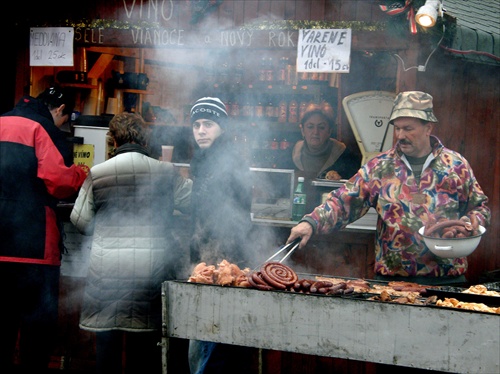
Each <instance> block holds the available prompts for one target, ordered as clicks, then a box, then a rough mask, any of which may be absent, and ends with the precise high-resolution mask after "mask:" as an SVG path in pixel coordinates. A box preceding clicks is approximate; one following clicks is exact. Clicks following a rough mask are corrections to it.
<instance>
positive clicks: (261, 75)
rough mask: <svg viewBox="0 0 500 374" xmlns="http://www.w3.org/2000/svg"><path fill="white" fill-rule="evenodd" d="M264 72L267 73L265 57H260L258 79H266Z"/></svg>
mask: <svg viewBox="0 0 500 374" xmlns="http://www.w3.org/2000/svg"><path fill="white" fill-rule="evenodd" d="M266 73H267V58H266V57H262V58H261V60H260V69H259V81H260V82H265V81H266Z"/></svg>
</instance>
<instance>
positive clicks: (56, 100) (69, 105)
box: [37, 85, 75, 117]
mask: <svg viewBox="0 0 500 374" xmlns="http://www.w3.org/2000/svg"><path fill="white" fill-rule="evenodd" d="M37 99H39V100H41V101H42V102H43V103H44V104H45V105H46V106H47V108H49V110H52V109H55V108H59V107H60V106H61V105H63V104H64V109H63V114H67V115H69V116H70V117H71V113H73V109H74V108H75V93H74V91H73V90H70V89H69V88H63V87H60V86H56V85H54V86H51V87H49V88H47V89H46V90H45V91H43V92H42V93H41V94H40V95H38V96H37Z"/></svg>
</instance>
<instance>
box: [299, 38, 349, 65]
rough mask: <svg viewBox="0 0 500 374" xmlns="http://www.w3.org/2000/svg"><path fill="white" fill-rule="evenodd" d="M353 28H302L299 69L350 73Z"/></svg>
mask: <svg viewBox="0 0 500 374" xmlns="http://www.w3.org/2000/svg"><path fill="white" fill-rule="evenodd" d="M350 58H351V29H307V30H304V29H301V30H299V39H298V42H297V71H298V72H314V73H349V62H350Z"/></svg>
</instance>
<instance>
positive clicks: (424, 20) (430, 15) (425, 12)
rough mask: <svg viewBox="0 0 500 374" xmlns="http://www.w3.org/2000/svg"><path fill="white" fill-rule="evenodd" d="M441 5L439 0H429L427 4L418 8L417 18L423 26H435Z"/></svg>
mask: <svg viewBox="0 0 500 374" xmlns="http://www.w3.org/2000/svg"><path fill="white" fill-rule="evenodd" d="M439 7H440V4H439V0H427V1H426V2H425V5H423V6H421V7H420V9H419V10H418V12H417V15H416V16H415V20H416V21H417V22H418V24H419V25H420V26H423V27H432V26H434V25H435V24H436V20H437V18H438V9H439Z"/></svg>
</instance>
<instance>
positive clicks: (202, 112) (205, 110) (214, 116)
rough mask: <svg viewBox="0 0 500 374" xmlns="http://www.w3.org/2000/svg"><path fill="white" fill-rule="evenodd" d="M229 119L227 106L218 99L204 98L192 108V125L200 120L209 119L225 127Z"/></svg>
mask: <svg viewBox="0 0 500 374" xmlns="http://www.w3.org/2000/svg"><path fill="white" fill-rule="evenodd" d="M227 118H228V116H227V111H226V106H225V105H224V103H223V102H222V100H220V99H219V98H217V97H202V98H201V99H198V100H197V101H196V102H195V103H194V105H193V107H192V108H191V123H194V121H196V120H199V119H209V120H212V121H214V122H216V123H217V124H219V126H221V127H223V126H225V125H226V122H227Z"/></svg>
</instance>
